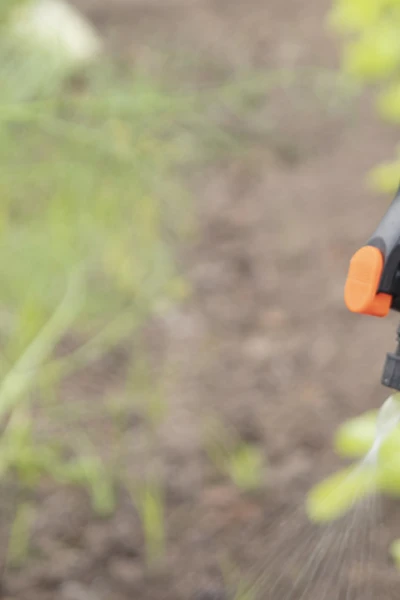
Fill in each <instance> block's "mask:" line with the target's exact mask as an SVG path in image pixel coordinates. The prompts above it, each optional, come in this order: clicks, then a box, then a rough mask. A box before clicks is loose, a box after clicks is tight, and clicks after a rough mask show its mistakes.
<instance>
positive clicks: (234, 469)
mask: <svg viewBox="0 0 400 600" xmlns="http://www.w3.org/2000/svg"><path fill="white" fill-rule="evenodd" d="M205 447H206V450H207V454H208V456H209V458H210V460H211V462H212V463H213V464H214V465H215V467H216V468H217V469H218V471H220V473H222V474H223V475H224V476H226V477H228V478H229V479H230V480H231V481H232V483H234V484H235V485H236V486H237V487H238V488H239V489H241V490H243V491H245V492H252V491H256V490H258V489H260V488H261V487H262V485H263V482H264V469H265V460H264V457H263V454H262V450H261V449H260V447H259V446H257V445H256V444H250V443H249V442H246V441H243V440H241V439H240V436H239V435H238V433H237V432H236V431H235V430H234V428H233V427H229V426H228V425H227V424H226V423H222V422H221V421H220V420H219V419H218V418H212V419H210V420H209V421H208V422H207V423H206V427H205Z"/></svg>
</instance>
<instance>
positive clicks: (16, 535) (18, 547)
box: [7, 502, 36, 568]
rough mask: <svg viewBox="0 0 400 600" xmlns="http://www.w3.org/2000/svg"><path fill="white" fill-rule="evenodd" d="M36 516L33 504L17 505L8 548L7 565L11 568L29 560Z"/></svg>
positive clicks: (23, 503)
mask: <svg viewBox="0 0 400 600" xmlns="http://www.w3.org/2000/svg"><path fill="white" fill-rule="evenodd" d="M35 514H36V508H35V506H34V505H33V504H30V503H29V502H21V503H19V504H18V505H17V511H16V515H15V517H14V521H13V524H12V526H11V531H10V537H9V541H8V548H7V565H8V566H9V567H12V568H14V567H20V566H22V565H23V564H24V562H25V561H26V559H27V558H28V555H29V546H30V536H31V527H32V524H33V521H34V518H35Z"/></svg>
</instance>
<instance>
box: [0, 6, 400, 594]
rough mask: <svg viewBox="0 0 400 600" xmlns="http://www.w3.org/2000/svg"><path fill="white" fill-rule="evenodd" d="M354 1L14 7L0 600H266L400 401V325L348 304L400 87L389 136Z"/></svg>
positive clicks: (3, 41) (1, 66) (385, 565)
mask: <svg viewBox="0 0 400 600" xmlns="http://www.w3.org/2000/svg"><path fill="white" fill-rule="evenodd" d="M361 4H362V3H361ZM361 4H360V2H358V3H357V2H355V1H354V0H352V2H350V1H349V2H348V3H347V4H346V3H343V2H338V3H337V5H335V6H336V9H335V10H336V13H335V15H336V21H339V25H340V23H342V21H343V23H345V24H346V23H347V24H351V19H352V18H353V21H354V20H356V18H355V17H354V14H356V13H357V10H356V9H354V10H353V13H354V14H353V13H352V12H351V11H350V12H349V14H347V13H346V6H350V5H351V6H352V7H353V8H354V6H356V5H358V6H361ZM373 4H377V3H374V2H372V0H371V1H370V2H367V3H365V4H364V7H366V6H367V5H368V6H370V5H371V6H372V5H373ZM378 4H379V3H378ZM392 4H393V2H392ZM394 4H395V3H394ZM397 4H398V3H397ZM333 8H334V7H333V5H332V3H331V1H330V0H323V1H321V0H319V1H317V0H287V1H284V2H282V1H278V0H262V1H261V0H246V1H244V0H112V1H111V0H73V1H72V0H71V2H65V3H64V2H62V1H61V0H40V1H39V0H36V1H33V2H29V0H26V1H24V0H22V1H21V2H18V1H15V0H7V2H6V1H5V0H3V1H2V3H1V8H0V22H1V38H0V80H1V99H0V154H1V160H0V198H1V200H0V282H1V283H0V339H1V348H2V353H1V361H0V370H1V380H0V415H1V419H2V425H1V427H2V435H1V438H0V474H1V489H2V492H1V495H0V530H1V552H0V555H1V556H0V559H1V560H0V563H1V565H2V578H1V581H0V583H1V588H0V590H1V593H0V596H1V597H2V598H5V599H7V600H11V599H13V600H22V599H24V600H25V599H26V600H47V599H49V600H50V599H51V600H54V599H56V600H131V599H134V598H135V599H136V598H137V599H140V600H179V599H182V600H186V599H193V600H225V599H229V598H233V599H235V600H254V599H255V598H259V597H260V598H269V597H270V596H269V595H268V591H267V590H268V585H269V580H268V577H267V578H266V579H265V578H264V581H263V585H264V586H265V585H266V586H267V587H262V586H261V588H260V590H254V589H250V590H247V588H246V589H245V586H244V585H243V582H245V581H247V578H248V577H251V571H252V568H253V567H254V565H256V564H259V563H260V562H261V565H262V567H261V568H262V569H266V568H267V567H266V564H267V563H268V558H265V557H268V556H271V553H276V552H277V550H278V548H279V551H280V553H281V556H282V561H283V563H284V562H285V559H286V558H285V557H286V556H287V555H289V554H290V552H291V551H292V550H293V548H294V547H295V546H296V547H299V548H302V547H303V546H302V544H303V539H302V537H301V535H300V534H299V536H297V537H293V536H292V535H291V533H292V532H291V530H290V529H289V530H287V531H284V541H278V538H279V539H281V538H280V537H279V536H280V535H281V525H282V523H284V522H285V519H288V518H289V519H292V520H293V519H294V520H297V517H295V518H294V517H293V515H297V514H298V513H297V511H299V510H300V509H301V507H302V505H303V503H304V498H305V495H306V493H307V490H308V489H309V487H310V486H311V485H312V484H314V483H316V482H317V481H318V480H319V479H321V478H322V477H324V476H326V475H327V474H329V473H330V472H331V471H332V470H333V469H335V468H336V466H337V459H336V458H335V456H334V454H333V451H332V448H331V446H332V444H331V441H332V435H333V432H334V430H335V428H336V427H337V426H338V425H339V424H340V423H341V422H342V421H343V420H345V419H347V418H349V417H354V416H356V415H358V414H359V413H361V412H363V411H365V410H368V409H371V408H376V407H377V406H379V405H380V404H381V402H382V401H383V399H384V397H385V390H383V389H381V386H380V383H379V382H380V375H381V369H382V366H383V361H384V357H385V353H386V352H387V351H390V350H392V349H393V347H394V342H395V329H396V318H395V317H394V316H393V315H392V316H391V317H389V318H388V319H387V320H385V321H380V320H374V319H367V318H363V317H359V316H354V315H350V314H349V313H348V312H347V311H346V309H345V307H344V303H343V285H344V280H345V277H346V273H347V268H348V262H349V259H350V257H351V255H352V254H353V253H354V251H355V250H356V249H357V248H358V247H359V246H361V245H362V244H363V243H364V242H365V241H366V240H367V239H368V237H369V235H370V233H371V232H372V231H373V230H374V229H375V227H376V225H377V223H378V222H379V220H380V218H381V216H382V215H383V213H384V211H385V208H386V206H387V203H388V201H389V200H390V197H389V196H382V195H379V194H378V193H377V191H376V189H377V187H375V188H374V189H372V188H371V187H368V186H367V185H366V180H367V175H368V173H369V172H370V171H371V169H373V168H375V167H376V165H378V164H380V163H383V162H385V161H390V160H391V158H392V156H393V154H394V152H395V147H396V143H397V136H398V130H397V129H396V127H395V126H394V125H393V121H396V118H397V120H398V114H397V113H398V110H399V109H398V108H397V113H396V110H395V109H393V104H394V105H395V106H399V104H400V103H397V100H396V98H397V99H399V94H398V95H397V96H395V92H396V89H393V90H390V93H391V94H392V104H390V101H389V100H390V99H389V100H388V98H387V97H386V104H385V106H386V109H387V110H386V112H389V113H390V109H391V110H392V112H391V113H390V116H391V117H392V119H391V121H392V122H391V123H389V122H387V121H386V122H385V121H384V120H383V119H382V118H381V116H380V115H379V114H378V113H377V111H376V107H375V95H374V93H373V92H372V91H371V89H369V87H368V85H367V84H368V83H369V81H372V80H374V78H376V79H378V80H379V81H381V79H380V75H381V74H382V71H385V64H386V63H385V62H384V61H383V63H382V64H383V67H382V64H380V65H379V64H378V66H377V61H376V60H375V58H371V48H370V47H367V46H368V45H365V47H363V48H361V49H360V48H359V47H358V50H357V52H358V54H357V52H356V54H354V52H353V55H352V56H350V58H349V57H348V63H347V67H349V68H347V69H346V64H345V65H344V66H343V62H342V51H343V48H344V42H343V39H342V37H341V35H339V33H337V32H334V31H333V29H332V26H328V24H327V23H328V17H329V15H331V14H332V9H333ZM356 8H357V6H356ZM368 10H369V9H368ZM354 11H355V12H354ZM397 11H398V6H397ZM367 12H368V11H366V12H365V13H364V12H363V10H361V12H360V15H361V17H360V18H361V21H362V20H363V19H364V21H363V23H364V25H365V27H367V26H368V18H369V19H370V20H371V19H372V21H371V22H372V23H375V21H374V20H373V19H374V18H375V17H376V15H375V17H374V15H372V17H371V14H372V12H373V11H372V12H371V11H370V12H371V14H370V13H368V14H367ZM343 14H344V17H343ZM396 14H398V13H396ZM349 15H350V16H349ZM352 15H353V17H352ZM356 16H357V14H356ZM376 18H377V17H376ZM340 19H342V21H341V20H340ZM343 23H342V24H343ZM336 24H337V23H336ZM331 25H332V23H331ZM364 25H361V26H360V27H359V29H358V31H360V30H362V27H363V26H364ZM342 29H346V28H345V27H344V28H342ZM348 29H349V30H351V27H348ZM353 29H354V27H353ZM355 30H356V31H357V27H356V28H355ZM380 39H381V40H382V39H384V41H385V44H386V45H385V48H386V50H385V51H382V52H383V54H384V55H385V57H386V58H385V57H384V58H385V59H388V60H389V59H390V60H392V63H391V65H392V69H393V70H395V69H396V68H397V67H398V62H400V48H398V42H397V41H396V40H397V38H396V40H392V43H389V42H388V40H390V39H391V38H390V36H389V34H388V31H387V30H384V32H383V33H382V34H381V38H380ZM372 46H373V50H372V56H373V57H376V56H377V55H379V52H378V50H379V48H378V50H377V49H376V48H377V47H378V46H379V44H375V46H374V45H373V44H372ZM374 48H375V50H376V52H375V50H374ZM387 48H389V50H390V51H389V50H388V49H387ZM368 52H369V53H370V54H369V55H368ZM374 52H375V53H374ZM377 52H378V54H377ZM385 53H386V54H385ZM392 55H393V56H394V57H395V58H394V59H392V58H393V57H392ZM368 56H369V58H368ZM357 57H358V59H357ZM388 57H389V58H388ZM396 57H397V59H396ZM357 60H358V62H357ZM396 60H397V62H396ZM363 61H364V62H363ZM378 62H379V61H378ZM365 65H367V66H366V67H365ZM371 65H372V66H371ZM380 68H381V71H380V70H379V69H380ZM375 75H377V77H375ZM389 75H390V69H389V70H388V69H386V71H385V73H384V76H385V77H388V76H389ZM393 96H394V98H393ZM383 104H384V103H383ZM396 115H397V117H396ZM372 179H373V183H374V184H375V186H378V187H379V189H380V190H382V189H383V190H384V191H386V192H389V191H391V189H392V187H393V184H394V181H397V165H395V166H393V165H392V164H391V163H388V164H387V165H384V166H383V167H380V168H378V170H375V171H374V175H373V177H372ZM389 512H390V511H389ZM395 512H396V511H395V510H394V509H393V510H392V513H390V514H391V518H392V519H394V520H393V522H390V521H389V524H388V523H386V525H385V526H384V528H383V530H382V531H383V533H382V535H383V538H385V535H387V532H388V531H389V530H390V527H391V526H394V522H395V520H396V517H395ZM299 514H300V513H299ZM389 516H390V515H389ZM299 519H300V516H299ZM382 527H383V526H382ZM385 528H386V529H385ZM283 529H284V528H283ZM278 530H279V532H278ZM385 532H386V533H385ZM278 534H279V535H278ZM285 536H286V537H285ZM385 543H386V541H385V540H383V542H382V544H383V545H382V547H383V548H385ZM249 574H250V575H249ZM374 576H375V575H374ZM393 577H394V575H393V572H392V567H391V565H390V564H389V562H388V560H387V557H386V555H385V552H384V551H382V560H381V563H379V564H377V567H376V581H378V582H379V585H380V586H382V585H383V583H382V582H383V581H388V580H390V579H391V578H392V579H393ZM379 589H381V590H383V588H382V587H380V588H379ZM246 590H247V591H246ZM259 593H260V595H257V594H259ZM275 597H276V598H279V599H280V600H281V599H282V598H283V597H285V598H286V596H283V595H282V593H281V594H279V591H278V595H276V596H273V598H275ZM288 597H289V596H288ZM299 597H300V595H298V596H296V595H293V596H290V598H291V600H296V599H298V598H299ZM306 597H307V598H308V597H310V598H311V597H312V598H319V599H320V598H321V597H322V596H321V594H318V590H316V591H315V595H309V596H306ZM327 597H328V596H327ZM329 597H330V596H329ZM343 597H344V596H343ZM346 597H347V596H346ZM376 597H377V596H376ZM380 597H382V598H383V597H384V595H383V591H382V595H381V596H380ZM385 597H387V598H389V597H391V596H389V595H388V596H385ZM338 598H339V596H338Z"/></svg>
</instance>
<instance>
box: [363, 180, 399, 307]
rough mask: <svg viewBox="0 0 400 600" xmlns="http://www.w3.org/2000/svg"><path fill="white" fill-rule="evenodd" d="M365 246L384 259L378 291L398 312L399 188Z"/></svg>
mask: <svg viewBox="0 0 400 600" xmlns="http://www.w3.org/2000/svg"><path fill="white" fill-rule="evenodd" d="M367 245H368V246H374V247H375V248H379V250H380V251H381V252H382V254H383V257H384V268H383V273H382V277H381V281H380V284H379V290H378V291H379V292H382V293H385V294H390V295H391V296H393V304H392V308H393V309H395V310H397V311H400V187H399V189H398V190H397V194H396V196H395V198H394V199H393V201H392V203H391V205H390V206H389V208H388V210H387V212H386V214H385V216H384V217H383V219H382V221H381V222H380V223H379V225H378V227H377V229H376V231H375V232H374V234H373V235H372V236H371V238H370V239H369V241H368V244H367Z"/></svg>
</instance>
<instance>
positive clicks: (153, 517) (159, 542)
mask: <svg viewBox="0 0 400 600" xmlns="http://www.w3.org/2000/svg"><path fill="white" fill-rule="evenodd" d="M131 496H132V501H133V503H134V504H135V506H136V507H137V509H138V512H139V514H140V518H141V523H142V528H143V535H144V543H145V548H146V562H147V565H148V566H149V567H150V568H153V567H156V566H157V565H158V564H159V562H160V560H161V559H162V558H163V556H164V555H165V544H166V526H165V509H164V505H165V502H164V491H163V487H162V485H161V483H160V482H159V481H157V480H155V479H154V478H153V480H147V481H144V482H142V483H140V484H139V485H135V486H133V487H131Z"/></svg>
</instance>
